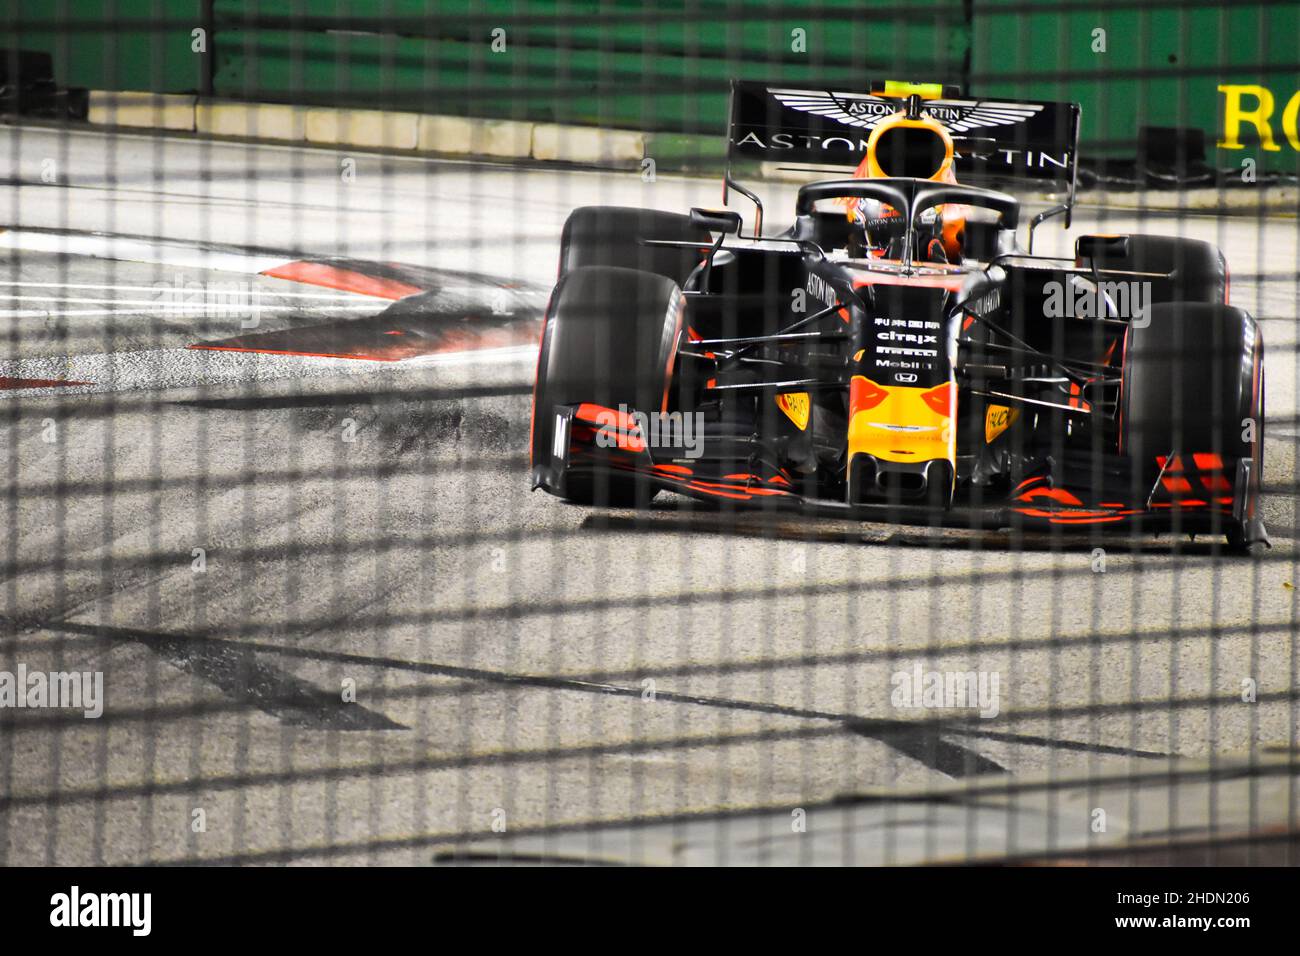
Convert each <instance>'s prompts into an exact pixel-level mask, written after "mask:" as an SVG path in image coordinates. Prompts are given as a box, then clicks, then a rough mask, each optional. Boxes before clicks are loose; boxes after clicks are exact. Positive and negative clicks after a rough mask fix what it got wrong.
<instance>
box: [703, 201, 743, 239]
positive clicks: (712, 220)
mask: <svg viewBox="0 0 1300 956" xmlns="http://www.w3.org/2000/svg"><path fill="white" fill-rule="evenodd" d="M691 225H693V226H699V227H700V228H701V229H707V230H709V232H720V233H722V234H723V235H727V234H728V233H732V232H736V233H738V232H740V213H738V212H736V211H735V210H734V209H700V208H699V207H695V208H693V209H692V210H691Z"/></svg>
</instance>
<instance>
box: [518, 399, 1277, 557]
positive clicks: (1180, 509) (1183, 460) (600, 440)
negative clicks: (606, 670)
mask: <svg viewBox="0 0 1300 956" xmlns="http://www.w3.org/2000/svg"><path fill="white" fill-rule="evenodd" d="M552 414H554V415H555V417H556V422H555V430H554V442H553V444H552V447H551V449H550V455H549V461H544V462H534V487H541V488H544V489H545V490H547V491H550V492H551V493H553V494H557V495H561V496H563V495H564V493H565V485H566V483H567V482H568V481H569V479H570V478H571V477H572V476H574V475H599V474H602V473H603V474H607V475H610V476H627V475H634V476H638V477H639V478H640V479H641V480H643V481H645V482H646V483H647V485H648V486H649V487H651V488H653V489H656V490H665V491H672V492H676V493H678V494H681V495H685V496H687V497H690V498H694V499H697V500H701V501H709V502H714V503H716V504H719V505H727V506H738V507H757V508H763V509H765V510H780V511H796V512H802V513H805V514H810V515H818V516H823V517H839V518H848V519H852V520H861V521H875V522H892V523H898V524H917V525H929V526H932V527H945V528H966V529H970V530H985V531H989V530H1001V529H1013V530H1014V529H1025V530H1038V531H1043V530H1050V531H1058V532H1059V531H1064V530H1070V529H1076V530H1080V529H1085V530H1086V529H1092V530H1106V529H1109V530H1114V531H1116V532H1122V533H1126V534H1142V533H1161V532H1176V533H1183V534H1224V533H1226V531H1227V530H1228V528H1229V527H1244V528H1246V530H1247V535H1246V537H1247V542H1248V543H1256V542H1259V543H1267V540H1268V539H1267V535H1266V533H1265V531H1264V526H1263V523H1262V521H1261V520H1260V518H1259V516H1258V514H1257V506H1258V502H1257V499H1258V491H1257V484H1258V482H1257V480H1253V479H1255V478H1257V476H1252V474H1251V467H1252V462H1250V461H1249V460H1243V461H1237V462H1227V463H1225V462H1224V461H1223V460H1222V459H1220V458H1219V456H1217V455H1211V454H1192V455H1172V456H1170V457H1168V458H1167V459H1166V458H1164V457H1162V458H1159V459H1157V461H1158V463H1159V465H1160V468H1161V471H1160V476H1159V478H1158V479H1157V481H1156V482H1155V484H1154V486H1153V487H1152V488H1150V489H1144V491H1145V494H1139V495H1138V496H1137V497H1136V498H1135V497H1134V496H1133V495H1132V494H1125V495H1121V494H1118V493H1117V492H1116V491H1115V488H1116V486H1117V485H1123V484H1126V483H1123V482H1114V481H1112V482H1111V483H1110V485H1109V487H1108V488H1107V487H1102V488H1098V487H1096V486H1095V484H1094V483H1093V482H1092V481H1091V480H1090V478H1091V477H1092V474H1093V473H1094V472H1099V471H1100V472H1105V471H1107V470H1108V469H1107V468H1106V467H1103V468H1101V469H1096V468H1092V467H1089V462H1088V461H1077V460H1074V461H1063V462H1060V463H1057V462H1051V463H1050V465H1049V467H1048V468H1047V469H1045V470H1043V471H1042V472H1041V473H1039V474H1035V475H1033V476H1031V477H1027V478H1025V479H1024V480H1023V481H1021V482H1020V483H1019V484H1018V485H1017V486H1016V487H1014V488H1013V489H1012V490H1011V491H1010V493H1009V494H1007V495H1005V496H1004V497H1002V498H1001V500H996V501H995V500H987V501H980V502H968V503H959V504H957V505H955V506H954V507H952V508H950V509H947V510H938V509H935V508H928V507H925V506H922V505H916V504H909V503H905V502H904V503H895V502H882V503H880V504H857V505H850V504H847V503H844V502H838V501H832V500H828V499H824V498H818V497H814V496H808V495H804V494H802V493H801V492H800V490H799V487H798V483H799V479H798V477H797V476H794V475H791V474H789V473H788V472H786V471H785V470H783V469H780V468H772V467H764V466H762V465H761V464H755V465H750V466H747V467H744V468H737V466H735V465H734V463H733V464H731V465H730V466H726V467H718V464H719V463H717V462H713V461H710V460H708V459H705V458H700V459H698V460H691V459H683V458H680V457H678V458H672V459H671V460H658V459H657V458H656V456H655V452H654V449H652V448H650V447H649V446H648V445H647V444H646V442H645V441H644V440H643V439H642V437H641V435H640V434H639V432H638V430H637V428H636V426H635V424H633V422H632V421H631V420H630V418H629V416H627V415H626V413H621V412H618V411H615V410H613V409H607V408H604V407H603V406H599V405H592V404H581V405H557V406H555V408H554V409H553V410H552ZM1103 457H1104V458H1106V459H1110V460H1109V461H1108V462H1103V465H1104V466H1105V465H1107V464H1109V465H1110V466H1112V468H1111V469H1110V470H1112V471H1118V470H1122V469H1121V468H1120V467H1119V466H1120V465H1121V463H1122V462H1123V461H1125V460H1124V459H1120V458H1119V457H1118V456H1103ZM1130 490H1131V489H1130Z"/></svg>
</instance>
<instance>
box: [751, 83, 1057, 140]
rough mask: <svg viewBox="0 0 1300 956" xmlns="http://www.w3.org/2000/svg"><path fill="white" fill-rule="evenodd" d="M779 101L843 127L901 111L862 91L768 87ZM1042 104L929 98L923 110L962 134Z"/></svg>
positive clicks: (1024, 115)
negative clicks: (833, 121) (777, 88)
mask: <svg viewBox="0 0 1300 956" xmlns="http://www.w3.org/2000/svg"><path fill="white" fill-rule="evenodd" d="M772 95H773V96H774V97H776V98H777V99H778V100H779V101H780V102H781V103H783V104H785V105H786V106H788V107H790V108H791V109H795V110H799V111H800V112H801V113H814V114H816V115H817V116H824V117H826V118H827V119H832V120H836V121H837V122H839V123H842V124H843V125H845V126H856V127H859V128H862V129H871V128H872V127H873V126H875V125H876V124H877V123H878V122H880V121H881V120H882V119H884V118H885V117H887V116H892V115H894V114H895V113H900V112H902V111H903V103H902V102H901V101H900V100H898V99H886V98H882V97H878V96H870V95H867V94H864V93H834V92H831V91H830V90H772ZM1042 109H1043V107H1042V106H1041V105H1040V104H1037V103H995V102H990V101H986V100H929V101H927V102H926V104H925V111H926V112H927V113H929V114H930V115H931V116H933V117H934V118H935V119H937V120H938V121H939V122H941V123H943V124H944V126H946V127H948V129H949V130H950V131H951V132H954V133H965V132H969V131H970V130H975V129H987V128H988V127H991V126H1012V125H1014V124H1016V123H1022V122H1024V121H1025V120H1027V119H1029V118H1030V117H1031V116H1033V115H1035V114H1036V113H1039V112H1041V111H1042Z"/></svg>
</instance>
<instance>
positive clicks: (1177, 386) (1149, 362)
mask: <svg viewBox="0 0 1300 956" xmlns="http://www.w3.org/2000/svg"><path fill="white" fill-rule="evenodd" d="M1263 348H1264V346H1263V339H1262V338H1261V336H1260V332H1259V328H1258V326H1257V325H1256V323H1255V320H1254V319H1253V318H1252V317H1251V316H1250V314H1249V313H1248V312H1246V311H1244V310H1242V309H1235V308H1232V307H1231V306H1226V305H1210V304H1206V303H1199V302H1178V303H1162V304H1158V305H1154V306H1152V308H1151V312H1150V321H1149V322H1148V323H1146V324H1140V323H1135V324H1133V325H1132V326H1130V327H1129V330H1128V334H1127V336H1126V339H1125V343H1124V367H1123V380H1122V381H1123V384H1122V388H1121V395H1120V450H1121V452H1122V453H1124V454H1126V455H1127V456H1128V457H1129V459H1130V460H1131V461H1132V463H1133V473H1134V480H1135V483H1136V485H1137V487H1136V489H1135V490H1136V491H1138V492H1139V493H1140V494H1146V493H1147V492H1148V491H1149V489H1150V488H1151V486H1152V485H1154V484H1155V482H1156V480H1157V479H1158V478H1159V477H1160V465H1159V463H1158V461H1157V457H1158V456H1168V455H1169V454H1170V453H1171V452H1177V453H1178V454H1179V455H1183V456H1188V455H1192V454H1195V453H1198V452H1201V453H1206V452H1208V453H1212V454H1217V455H1219V456H1220V457H1221V458H1222V459H1223V461H1224V464H1225V465H1226V466H1228V467H1229V470H1228V473H1227V475H1226V477H1227V479H1228V481H1230V482H1234V483H1235V463H1236V462H1237V461H1238V460H1241V459H1248V460H1250V461H1251V462H1252V468H1251V484H1252V487H1251V488H1249V489H1248V490H1247V494H1248V495H1249V496H1250V499H1251V500H1250V501H1249V502H1248V506H1249V507H1248V511H1250V510H1253V507H1254V503H1255V501H1256V500H1257V498H1258V486H1259V481H1260V478H1261V475H1262V469H1263V465H1264V459H1263V454H1264V453H1263V448H1264V379H1263V374H1264V373H1263ZM1252 422H1253V425H1251V424H1250V423H1252ZM1248 436H1250V437H1253V441H1250V440H1248ZM1247 517H1248V518H1249V517H1253V514H1249V513H1248V515H1247ZM1223 530H1224V533H1225V534H1227V535H1228V539H1229V543H1230V544H1232V545H1234V546H1236V547H1242V546H1244V545H1245V544H1246V543H1247V542H1246V534H1247V529H1246V527H1245V523H1244V522H1237V521H1229V522H1227V523H1226V524H1225V526H1224V529H1223Z"/></svg>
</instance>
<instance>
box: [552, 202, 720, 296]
mask: <svg viewBox="0 0 1300 956" xmlns="http://www.w3.org/2000/svg"><path fill="white" fill-rule="evenodd" d="M643 239H666V240H672V241H685V242H693V243H697V244H698V245H697V246H693V247H685V246H651V245H646V244H644V243H643V242H642V241H641V240H643ZM712 244H713V239H712V237H711V236H710V235H709V232H708V230H706V229H701V228H699V227H698V226H694V225H692V224H691V219H690V217H689V216H683V215H681V214H679V213H673V212H659V211H658V210H655V209H633V208H630V207H626V206H582V207H580V208H578V209H575V210H574V211H573V212H572V213H570V214H569V218H568V221H566V222H565V224H564V232H563V234H562V235H561V236H560V278H563V277H564V276H565V275H567V274H568V273H570V272H572V271H573V270H574V269H582V268H585V267H587V266H617V267H619V268H623V269H637V270H639V271H641V272H653V273H654V274H655V275H661V276H666V277H667V278H669V279H672V280H673V281H674V282H676V283H677V284H678V285H685V283H686V277H687V276H689V275H690V274H691V270H692V269H694V268H695V267H696V266H697V265H699V263H700V260H701V258H702V257H703V253H702V251H701V250H706V249H708V248H709V246H711V245H712Z"/></svg>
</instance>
